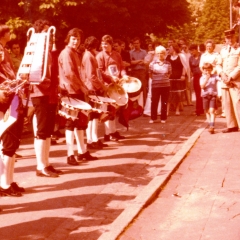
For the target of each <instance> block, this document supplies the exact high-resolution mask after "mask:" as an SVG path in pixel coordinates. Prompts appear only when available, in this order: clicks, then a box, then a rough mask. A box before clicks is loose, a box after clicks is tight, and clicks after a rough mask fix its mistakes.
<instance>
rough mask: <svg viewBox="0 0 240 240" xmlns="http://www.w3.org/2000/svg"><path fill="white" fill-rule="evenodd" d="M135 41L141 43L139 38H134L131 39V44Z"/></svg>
mask: <svg viewBox="0 0 240 240" xmlns="http://www.w3.org/2000/svg"><path fill="white" fill-rule="evenodd" d="M135 41H139V42H140V43H141V40H140V38H139V37H135V38H133V40H132V43H134V42H135Z"/></svg>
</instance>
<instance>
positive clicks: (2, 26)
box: [0, 24, 10, 37]
mask: <svg viewBox="0 0 240 240" xmlns="http://www.w3.org/2000/svg"><path fill="white" fill-rule="evenodd" d="M7 32H10V28H9V26H7V25H5V24H0V37H3V36H4V35H5V33H7Z"/></svg>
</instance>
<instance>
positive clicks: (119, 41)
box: [113, 39, 123, 46]
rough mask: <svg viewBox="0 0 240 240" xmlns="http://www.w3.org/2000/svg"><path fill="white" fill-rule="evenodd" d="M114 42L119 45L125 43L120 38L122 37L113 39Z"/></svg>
mask: <svg viewBox="0 0 240 240" xmlns="http://www.w3.org/2000/svg"><path fill="white" fill-rule="evenodd" d="M113 43H117V44H118V45H119V46H121V44H122V43H123V41H122V40H120V39H115V40H114V41H113Z"/></svg>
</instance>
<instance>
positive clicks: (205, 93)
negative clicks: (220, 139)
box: [200, 63, 221, 134]
mask: <svg viewBox="0 0 240 240" xmlns="http://www.w3.org/2000/svg"><path fill="white" fill-rule="evenodd" d="M202 70H203V75H202V77H201V78H200V86H201V89H202V90H201V96H202V98H203V107H204V110H205V113H206V117H207V121H208V123H209V129H208V131H209V132H210V133H211V134H213V133H214V123H215V109H216V102H217V101H216V98H217V95H218V92H217V81H221V79H220V77H218V76H217V75H216V74H212V73H211V72H212V70H213V66H212V65H211V64H210V63H204V64H203V66H202Z"/></svg>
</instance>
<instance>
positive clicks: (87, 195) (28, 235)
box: [0, 107, 205, 240]
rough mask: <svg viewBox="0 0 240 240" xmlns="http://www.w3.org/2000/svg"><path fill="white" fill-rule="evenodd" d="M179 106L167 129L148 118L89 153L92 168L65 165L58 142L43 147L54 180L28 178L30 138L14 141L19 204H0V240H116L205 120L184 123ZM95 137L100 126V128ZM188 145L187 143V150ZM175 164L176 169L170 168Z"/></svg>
mask: <svg viewBox="0 0 240 240" xmlns="http://www.w3.org/2000/svg"><path fill="white" fill-rule="evenodd" d="M192 111H193V107H185V109H184V112H183V113H182V114H181V115H180V116H175V115H174V114H173V113H171V114H170V116H169V118H168V121H167V123H165V124H161V123H160V122H158V123H154V124H149V123H148V121H149V118H148V117H141V118H138V119H136V120H133V121H132V122H131V125H130V129H129V131H127V130H126V129H125V128H124V127H122V126H120V125H119V129H120V131H121V132H122V133H123V134H124V135H125V136H126V137H127V138H126V139H125V140H122V141H119V142H111V143H109V147H108V148H106V149H105V150H101V151H97V152H92V154H94V155H96V156H98V157H99V160H98V161H92V162H82V163H81V165H80V166H78V167H75V166H69V165H67V164H66V146H65V143H64V139H60V141H59V144H58V145H55V146H51V153H50V157H51V159H50V162H52V163H53V165H54V166H55V167H56V168H59V169H61V170H63V171H64V175H62V176H61V177H59V178H57V179H52V178H40V177H36V176H35V168H36V159H35V154H34V150H33V138H32V137H28V138H24V139H23V140H22V144H21V147H20V150H19V151H18V153H19V154H21V155H23V156H24V157H23V158H22V159H19V160H18V162H17V163H16V165H15V175H14V176H15V181H16V182H18V183H19V185H20V186H23V187H25V188H26V193H25V194H24V196H23V197H21V198H14V197H2V198H1V199H0V206H1V208H2V209H3V211H2V212H1V216H0V217H1V221H0V239H1V240H10V239H24V240H28V239H29V240H32V239H54V240H55V239H58V240H61V239H64V240H70V239H81V240H84V239H86V240H95V239H104V240H107V239H116V237H117V236H118V235H119V233H120V232H121V231H122V230H123V229H124V228H125V227H126V226H127V225H128V223H129V222H130V221H131V220H132V219H133V217H134V216H135V214H137V213H138V212H139V211H140V210H141V208H142V207H143V206H144V205H145V203H146V202H148V201H149V199H150V198H151V196H152V195H153V194H154V193H155V191H156V190H157V188H159V185H158V183H157V184H156V183H155V185H151V184H152V183H153V182H154V180H155V179H158V177H159V176H160V177H161V178H162V180H161V181H162V182H164V181H165V180H166V179H167V178H168V176H169V174H171V171H172V170H173V169H174V168H175V167H176V166H175V165H174V164H172V162H171V160H172V159H176V155H177V159H178V161H179V160H181V159H182V157H184V154H183V153H181V154H179V155H178V153H179V152H181V149H182V147H183V146H184V144H186V142H188V141H189V139H190V138H191V136H192V135H194V134H195V133H196V131H199V129H201V128H202V126H203V125H204V126H205V124H204V121H205V117H204V116H201V117H196V116H192V115H191V113H192ZM100 129H101V133H102V131H103V126H102V125H100ZM189 144H190V146H192V144H194V141H191V143H189ZM176 163H177V162H176ZM151 192H152V194H150V193H151Z"/></svg>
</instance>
